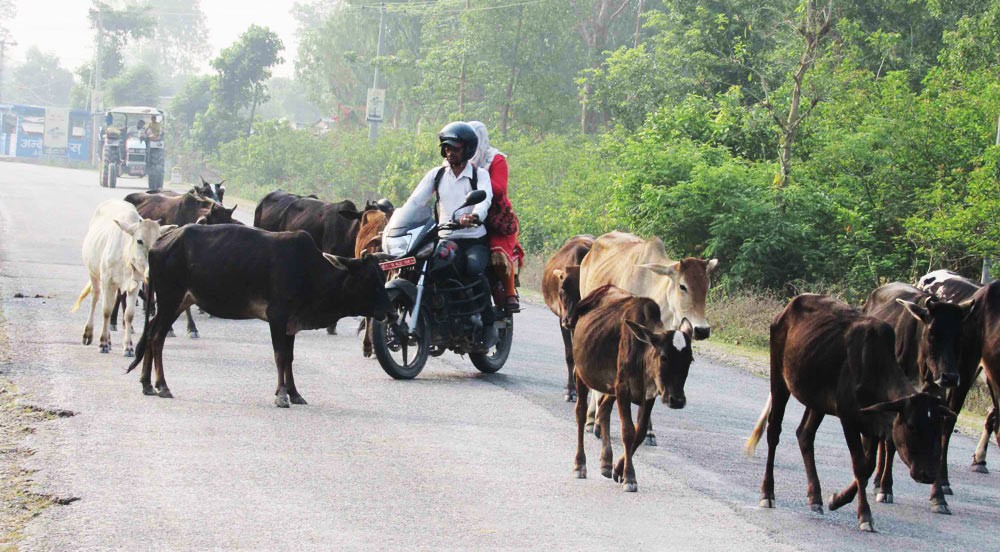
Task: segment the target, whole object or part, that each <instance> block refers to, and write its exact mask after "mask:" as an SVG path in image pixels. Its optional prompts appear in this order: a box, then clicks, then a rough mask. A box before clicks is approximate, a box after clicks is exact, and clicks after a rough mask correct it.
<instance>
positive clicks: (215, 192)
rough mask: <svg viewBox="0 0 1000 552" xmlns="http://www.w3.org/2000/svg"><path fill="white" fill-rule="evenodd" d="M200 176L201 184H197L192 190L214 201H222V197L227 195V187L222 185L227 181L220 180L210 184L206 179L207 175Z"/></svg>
mask: <svg viewBox="0 0 1000 552" xmlns="http://www.w3.org/2000/svg"><path fill="white" fill-rule="evenodd" d="M200 178H201V186H195V187H194V189H192V191H193V192H194V193H195V194H196V195H199V196H201V197H203V198H205V199H211V200H213V201H217V202H219V203H222V197H223V196H224V195H226V187H225V186H223V185H222V184H223V183H224V182H225V180H220V181H219V182H217V183H215V184H209V183H208V181H207V180H205V177H200Z"/></svg>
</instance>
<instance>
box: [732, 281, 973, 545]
mask: <svg viewBox="0 0 1000 552" xmlns="http://www.w3.org/2000/svg"><path fill="white" fill-rule="evenodd" d="M790 396H794V397H795V398H796V399H798V400H799V402H801V403H802V404H803V405H804V406H805V407H806V410H805V414H804V415H803V416H802V423H801V424H800V425H799V428H798V429H797V430H795V435H796V436H797V437H798V441H799V449H800V450H801V451H802V459H803V461H804V462H805V468H806V477H807V479H808V482H809V484H808V489H807V492H806V496H807V497H808V500H809V506H810V508H811V509H812V510H813V511H816V512H822V511H823V495H822V491H821V490H820V482H819V476H818V475H817V474H816V461H815V453H814V448H813V445H814V441H815V439H816V430H817V429H819V426H820V424H821V423H822V422H823V418H824V417H825V416H827V415H830V416H837V417H838V418H840V424H841V426H843V430H844V437H845V439H846V440H847V448H848V449H850V451H851V464H852V466H853V468H854V482H853V483H852V484H851V486H849V487H848V488H846V489H844V490H843V491H841V492H840V493H837V494H836V495H833V496H832V497H831V498H830V502H829V504H828V506H829V508H830V509H831V510H836V509H837V508H840V507H841V506H844V505H846V504H848V503H849V502H851V501H852V500H854V498H855V496H856V497H857V498H858V524H859V526H860V528H861V530H862V531H874V530H875V526H874V524H873V523H872V514H871V508H870V507H869V506H868V498H867V495H866V494H865V487H866V486H867V484H868V478H869V477H870V476H871V475H872V472H873V471H875V457H876V449H877V446H876V445H877V443H878V441H879V440H881V439H888V438H891V439H892V440H893V442H894V443H895V445H896V449H897V450H898V451H899V456H900V458H902V459H903V461H904V462H905V463H906V464H907V465H908V466H909V467H910V477H912V478H913V479H914V480H915V481H918V482H921V483H933V482H934V481H935V480H936V479H937V476H938V470H939V467H940V465H941V426H942V425H943V423H944V421H945V419H948V418H952V419H953V418H954V417H955V414H954V413H952V412H950V411H949V410H948V409H947V408H946V407H945V406H944V405H943V403H942V401H941V399H939V398H937V397H935V396H933V395H929V394H927V393H920V392H917V389H916V388H915V387H914V386H913V384H912V383H911V382H910V380H909V379H908V378H907V377H906V374H904V373H903V371H902V370H901V369H900V368H899V364H898V363H897V362H896V356H895V336H894V334H893V330H892V327H891V326H889V324H886V323H885V322H883V321H881V320H878V319H877V318H874V317H871V316H866V315H864V314H862V313H860V312H858V311H857V310H855V309H852V308H851V307H850V306H848V305H847V304H845V303H842V302H840V301H837V300H835V299H832V298H830V297H824V296H821V295H810V294H806V295H799V296H798V297H796V298H795V299H793V300H792V302H791V303H789V304H788V306H787V307H785V309H784V310H783V311H782V312H781V313H780V314H778V316H776V317H775V319H774V321H773V322H772V323H771V396H770V397H769V398H768V400H767V405H766V406H765V407H764V411H763V412H762V413H761V417H760V419H759V420H758V421H757V425H756V427H754V430H753V433H752V434H751V435H750V438H749V439H747V445H746V452H747V454H752V453H753V450H754V448H755V447H756V446H757V443H758V441H760V437H761V435H762V434H763V432H764V428H765V427H766V428H767V466H766V468H765V471H764V481H763V483H762V484H761V497H760V505H761V506H763V507H765V508H773V507H774V453H775V449H776V448H777V446H778V439H779V436H780V434H781V421H782V419H783V418H784V416H785V406H786V405H787V403H788V399H789V397H790ZM949 421H950V422H951V423H954V421H953V420H949Z"/></svg>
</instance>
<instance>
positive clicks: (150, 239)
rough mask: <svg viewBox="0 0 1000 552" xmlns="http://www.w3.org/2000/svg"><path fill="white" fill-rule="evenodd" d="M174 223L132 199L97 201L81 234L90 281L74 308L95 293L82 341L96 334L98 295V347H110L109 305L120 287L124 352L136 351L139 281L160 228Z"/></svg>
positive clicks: (106, 350)
mask: <svg viewBox="0 0 1000 552" xmlns="http://www.w3.org/2000/svg"><path fill="white" fill-rule="evenodd" d="M175 227H176V226H175V225H169V226H162V227H161V226H160V225H159V223H157V222H156V221H154V220H148V219H144V218H142V217H141V216H139V212H138V211H136V210H135V206H134V205H132V204H131V203H128V202H125V201H121V200H117V199H109V200H108V201H105V202H103V203H101V204H100V205H98V206H97V210H96V211H95V212H94V216H93V217H92V218H91V219H90V227H89V229H88V230H87V237H86V238H84V240H83V264H84V265H85V266H86V267H87V270H88V271H89V272H90V282H88V283H87V285H86V286H84V288H83V291H82V292H81V293H80V297H79V298H77V300H76V304H75V305H73V312H76V310H77V309H79V308H80V303H82V302H83V299H84V298H85V297H87V295H88V294H90V293H93V299H92V300H91V303H90V318H88V319H87V325H86V326H85V327H84V328H83V344H84V345H90V343H91V342H92V341H93V340H94V311H95V310H96V309H97V301H98V300H99V299H101V298H102V296H103V299H104V303H103V311H104V325H103V326H102V328H101V339H100V342H99V343H100V347H101V352H102V353H110V352H111V334H110V332H109V331H108V322H109V320H110V318H111V310H112V309H113V308H114V306H115V300H116V299H117V298H118V291H119V290H121V291H122V292H123V293H125V294H126V299H125V323H124V324H123V326H125V340H124V343H123V344H122V345H123V348H124V350H125V356H127V357H130V356H133V355H134V354H135V349H134V348H133V345H132V331H133V330H132V317H133V315H134V313H135V300H136V296H137V295H138V293H139V287H140V286H141V285H142V284H143V282H145V281H146V270H147V267H148V255H149V249H150V248H151V247H152V246H153V243H155V242H156V240H157V239H159V237H160V234H161V233H163V232H166V231H167V230H169V229H171V228H175Z"/></svg>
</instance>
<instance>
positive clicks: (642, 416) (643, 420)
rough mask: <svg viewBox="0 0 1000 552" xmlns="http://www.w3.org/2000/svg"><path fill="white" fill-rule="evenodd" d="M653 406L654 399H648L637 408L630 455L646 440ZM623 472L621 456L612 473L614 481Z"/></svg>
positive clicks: (623, 463)
mask: <svg viewBox="0 0 1000 552" xmlns="http://www.w3.org/2000/svg"><path fill="white" fill-rule="evenodd" d="M654 404H656V399H650V400H648V401H646V402H645V403H644V404H643V405H642V406H640V407H639V418H638V419H637V420H636V422H635V431H636V433H635V438H634V439H633V440H632V454H635V451H636V450H638V449H639V445H641V444H642V442H643V440H645V439H646V433H647V432H648V431H649V424H650V422H651V421H652V419H651V418H650V415H651V414H652V413H653V405H654ZM624 470H625V457H624V456H622V457H621V458H619V459H618V462H617V463H616V464H615V472H614V473H615V478H616V480H617V479H621V477H622V473H624Z"/></svg>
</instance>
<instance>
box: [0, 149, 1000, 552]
mask: <svg viewBox="0 0 1000 552" xmlns="http://www.w3.org/2000/svg"><path fill="white" fill-rule="evenodd" d="M144 184H145V181H137V180H128V179H122V180H120V181H119V186H120V187H119V188H118V189H116V190H109V189H103V188H100V187H98V185H97V178H96V176H95V174H94V173H93V172H88V171H78V170H69V169H58V168H49V167H41V166H34V165H23V164H13V163H3V164H0V302H2V303H0V304H2V309H3V313H4V314H5V316H6V318H7V331H8V333H9V337H10V343H11V344H12V346H13V351H12V363H11V364H10V366H7V367H5V368H6V369H5V370H4V371H5V372H8V375H9V377H10V378H11V379H13V380H14V382H15V383H16V384H17V385H18V388H19V389H20V391H22V392H23V393H25V394H26V395H27V396H28V397H29V399H30V400H31V401H33V402H35V403H38V404H42V405H45V406H49V407H53V408H59V409H68V410H71V411H73V412H75V413H76V415H75V416H72V417H68V418H59V419H56V420H53V421H50V422H46V423H45V424H43V425H40V426H39V427H38V429H37V431H36V432H35V433H34V434H32V435H30V436H28V437H26V440H25V441H26V442H25V446H27V447H30V448H31V449H33V450H34V451H35V453H34V455H33V456H31V457H30V458H29V459H28V466H27V467H28V468H30V469H34V470H37V473H35V475H34V480H35V485H36V488H37V489H36V490H37V491H38V492H45V493H51V494H54V495H58V496H61V497H79V500H78V501H76V502H73V503H72V504H69V505H66V506H53V507H50V508H48V509H47V510H45V512H44V513H43V514H42V515H41V516H39V517H37V518H35V519H34V520H33V521H32V522H31V523H30V525H29V526H28V527H27V529H26V531H25V533H24V540H23V542H22V543H21V546H22V547H23V548H24V549H26V550H94V549H121V550H172V551H176V550H202V549H246V550H265V549H266V550H273V549H279V548H290V549H302V550H361V549H364V550H404V549H405V550H411V549H429V550H430V549H433V550H440V549H446V550H473V549H486V550H496V549H520V550H540V549H545V550H569V549H575V550H581V549H612V550H624V549H632V548H633V547H635V548H636V549H643V550H648V549H653V550H859V551H860V550H864V551H870V550H872V549H886V550H907V551H916V550H935V551H941V550H998V549H1000V538H998V537H997V536H996V530H995V527H996V520H998V519H1000V476H998V475H995V474H991V475H978V474H973V473H970V472H969V471H968V469H967V465H968V463H969V462H968V461H969V458H970V457H971V453H972V449H973V448H974V444H975V443H974V442H973V440H972V439H970V438H969V437H966V436H956V438H955V439H953V440H952V454H951V459H952V462H951V468H952V470H951V471H952V485H953V488H954V489H955V493H956V494H955V495H954V496H953V497H949V502H950V505H951V508H952V510H953V511H954V514H955V515H953V516H941V515H936V514H932V513H931V512H930V511H929V507H928V501H927V495H928V492H929V488H928V487H927V486H925V485H920V484H917V483H914V482H913V481H911V480H909V479H908V478H907V477H906V473H907V472H906V470H905V469H904V468H901V467H899V466H897V472H896V474H897V483H896V489H895V498H896V503H895V504H892V505H883V504H876V503H874V500H873V501H872V502H873V513H874V518H875V525H876V528H877V529H878V531H879V532H878V533H877V534H862V533H860V532H859V531H858V529H857V521H856V517H855V510H854V505H853V504H852V505H850V506H847V507H845V508H843V509H841V510H838V511H836V512H827V513H826V514H824V515H816V514H813V513H811V512H810V511H809V509H808V507H807V504H806V501H805V490H806V489H805V474H804V472H803V468H802V460H801V456H800V454H799V451H798V446H797V444H796V442H795V438H794V428H795V426H796V424H797V422H798V420H799V418H800V417H801V408H800V407H799V406H798V405H797V403H795V402H794V401H792V403H790V407H789V410H788V413H787V417H786V420H785V424H784V433H783V434H782V436H783V441H782V444H781V446H780V447H779V449H778V456H777V468H776V476H775V477H776V493H777V505H778V506H777V508H776V509H773V510H763V509H760V508H758V507H757V500H758V496H759V487H760V480H761V477H762V475H763V469H764V456H765V454H764V450H763V447H762V449H761V450H759V451H758V454H757V456H756V457H754V458H750V459H748V458H745V457H744V456H743V455H742V446H743V441H744V439H745V438H746V436H747V435H748V434H749V432H750V430H751V428H752V426H753V424H754V421H755V420H756V417H757V415H758V413H759V412H760V409H761V407H762V405H763V403H764V401H765V399H766V397H767V382H766V380H764V379H761V378H759V377H754V376H751V375H748V374H745V373H743V372H740V371H739V370H737V369H735V368H732V367H727V366H721V365H716V364H713V363H710V362H708V361H706V360H705V359H704V358H703V357H698V355H697V354H696V361H695V364H694V366H693V367H692V371H691V376H690V377H689V379H688V383H687V389H686V391H687V397H688V406H687V408H685V409H684V410H680V411H675V410H668V409H667V408H665V407H664V406H663V405H660V404H658V405H657V407H656V408H655V409H654V411H653V418H654V420H655V424H654V425H655V427H656V430H657V436H658V439H659V444H660V446H659V447H655V448H651V447H643V448H641V449H640V450H639V452H638V453H637V455H636V473H637V479H638V483H639V492H638V493H634V494H631V493H624V492H623V491H622V490H621V489H620V488H619V486H617V485H616V484H614V483H613V482H611V481H610V480H606V479H604V478H602V477H601V476H600V475H599V473H600V471H599V469H598V446H597V445H598V442H597V441H596V440H595V439H593V438H592V437H589V438H588V440H587V445H588V450H587V453H588V462H589V465H590V469H589V473H590V474H591V476H590V479H587V480H578V479H575V478H574V477H573V469H572V467H573V457H574V453H575V439H576V430H575V421H574V418H573V412H572V407H571V405H568V404H566V403H565V402H563V386H564V380H565V368H564V365H563V361H562V356H563V353H562V346H561V340H560V337H559V332H558V328H557V323H556V319H555V317H554V316H553V315H551V314H550V313H549V312H548V311H547V310H546V309H545V307H544V306H543V305H538V304H528V305H527V306H526V307H525V310H524V312H523V313H522V314H520V315H519V316H518V317H517V319H516V333H515V341H514V349H513V352H512V353H511V357H510V360H509V362H508V364H507V366H506V367H505V368H504V369H503V370H502V371H501V372H500V373H498V374H495V375H490V376H487V375H481V374H479V373H478V372H477V371H476V370H475V369H474V368H473V367H472V365H471V363H470V362H469V361H468V360H467V359H463V358H460V357H458V356H455V355H452V354H450V353H448V354H445V355H444V356H443V357H441V358H439V359H431V361H430V362H429V364H428V366H427V368H426V369H425V370H424V372H423V373H422V374H421V375H420V377H419V378H418V379H416V380H413V381H394V380H392V379H391V378H389V377H388V376H386V375H385V374H384V373H383V372H382V370H381V369H380V368H379V367H378V365H377V364H376V362H375V361H373V360H366V359H364V358H362V356H361V353H360V350H361V343H360V339H359V338H357V337H356V336H354V335H353V334H352V332H350V331H349V329H350V328H351V327H353V322H351V321H349V320H345V321H343V322H342V323H341V329H342V333H343V335H338V336H328V335H326V333H325V332H323V331H315V332H304V333H302V334H299V337H298V339H297V340H296V359H295V376H296V382H297V383H298V387H299V390H300V391H301V392H302V394H303V396H305V397H306V398H307V399H308V401H309V405H308V406H293V407H292V408H291V409H288V410H285V409H278V408H275V407H274V406H273V402H272V401H273V392H274V382H275V368H274V364H273V357H272V352H271V347H270V343H269V337H268V329H267V325H266V324H264V323H262V322H259V321H227V320H219V319H214V318H211V319H210V318H208V317H206V316H204V315H201V316H199V317H198V326H199V329H200V331H201V336H202V337H201V339H198V340H190V339H188V338H186V337H184V336H183V332H180V334H179V335H180V336H179V337H177V338H173V339H170V340H168V342H167V346H166V349H165V353H164V359H165V370H166V372H167V378H168V381H169V382H170V388H171V390H172V391H173V393H174V395H175V397H176V398H174V399H172V400H168V399H160V398H157V397H146V396H143V395H142V393H141V388H140V385H139V382H138V373H137V372H133V373H132V374H128V375H125V374H124V368H125V366H126V365H127V361H126V359H124V358H122V357H121V349H120V346H121V341H120V339H121V335H122V334H121V332H116V333H114V334H113V335H112V339H113V352H112V354H103V355H102V354H100V353H98V350H97V345H96V339H95V345H92V346H84V345H81V344H80V337H81V334H82V331H83V325H84V323H85V321H86V320H85V319H86V312H84V311H85V309H81V310H80V311H78V312H76V313H70V312H69V309H70V306H71V305H72V304H73V302H74V300H75V298H76V296H77V294H78V293H79V292H80V290H81V288H82V287H83V286H84V284H85V283H86V281H87V276H86V271H85V269H84V267H83V266H82V263H81V260H80V245H81V243H82V240H83V236H84V234H85V232H86V229H87V223H88V220H89V218H90V215H91V213H92V212H93V209H94V207H95V206H96V205H97V204H98V203H99V202H100V201H102V200H104V199H107V198H118V197H123V196H124V195H125V194H127V193H129V192H131V191H135V190H137V189H141V187H142V186H144ZM251 212H252V206H251V205H240V206H239V209H238V211H237V214H240V213H242V215H243V217H244V220H245V219H246V217H248V216H249V215H251ZM15 294H21V295H23V296H24V297H23V298H20V297H15ZM36 295H37V296H39V297H36ZM136 322H137V324H136V326H137V327H136V329H137V331H141V329H142V322H141V320H139V319H138V317H137V321H136ZM177 327H178V328H179V329H180V328H183V324H177ZM613 426H617V422H614V423H613ZM613 432H614V437H615V438H616V439H618V430H617V428H616V427H615V428H614V429H613ZM614 447H615V453H616V455H617V454H618V453H620V451H621V444H620V441H617V440H616V441H615V442H614ZM816 457H817V460H818V469H819V474H820V477H821V480H822V483H823V486H824V492H825V494H826V495H829V494H830V493H831V492H833V491H836V490H840V489H841V488H843V487H844V486H846V485H848V484H849V483H850V481H851V479H852V476H851V472H850V461H849V457H848V453H847V448H846V446H845V444H844V439H843V435H842V433H841V430H840V427H839V424H838V423H837V420H836V419H833V418H828V419H827V420H826V423H825V424H824V425H823V426H822V428H821V429H820V431H819V435H818V438H817V443H816ZM993 458H1000V456H998V455H996V454H995V453H994V455H993ZM869 491H870V489H869Z"/></svg>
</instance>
